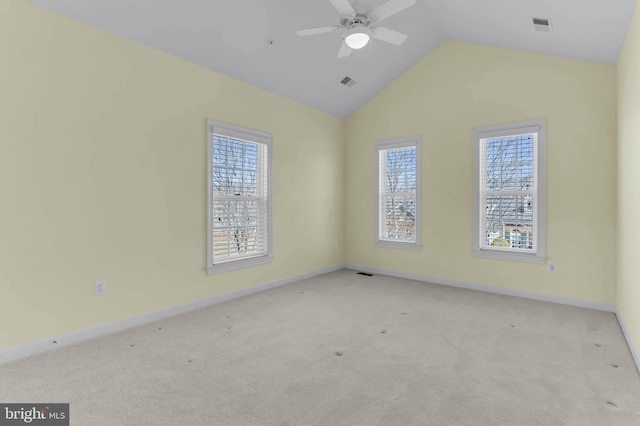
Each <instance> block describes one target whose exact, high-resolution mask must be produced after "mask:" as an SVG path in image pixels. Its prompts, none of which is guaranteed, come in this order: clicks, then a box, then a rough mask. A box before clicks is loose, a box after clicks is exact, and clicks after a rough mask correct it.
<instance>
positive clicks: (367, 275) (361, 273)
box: [358, 272, 373, 277]
mask: <svg viewBox="0 0 640 426" xmlns="http://www.w3.org/2000/svg"><path fill="white" fill-rule="evenodd" d="M358 275H364V276H365V277H372V276H373V274H368V273H366V272H358Z"/></svg>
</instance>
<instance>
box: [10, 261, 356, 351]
mask: <svg viewBox="0 0 640 426" xmlns="http://www.w3.org/2000/svg"><path fill="white" fill-rule="evenodd" d="M339 269H344V265H342V264H340V265H334V266H331V267H328V268H322V269H317V270H315V271H311V272H307V273H304V274H300V275H294V276H291V277H287V278H282V279H279V280H275V281H270V282H266V283H262V284H258V285H256V286H253V287H249V288H243V289H241V290H237V291H233V292H230V293H224V294H218V295H216V296H212V297H208V298H206V299H200V300H196V301H193V302H189V303H185V304H182V305H177V306H172V307H170V308H166V309H161V310H158V311H153V312H149V313H146V314H142V315H138V316H135V317H132V318H125V319H122V320H117V321H113V322H110V323H106V324H102V325H98V326H96V327H90V328H86V329H82V330H78V331H73V332H71V333H67V334H63V335H59V336H52V337H50V338H48V339H44V340H40V341H37V342H33V343H28V344H26V345H21V346H17V347H13V348H9V349H5V350H0V364H3V363H6V362H10V361H15V360H18V359H20V358H25V357H28V356H31V355H37V354H39V353H43V352H47V351H50V350H53V349H57V348H61V347H64V346H69V345H73V344H75V343H80V342H84V341H87V340H92V339H95V338H98V337H102V336H106V335H107V334H111V333H115V332H118V331H122V330H126V329H128V328H132V327H136V326H139V325H143V324H148V323H150V322H154V321H158V320H161V319H165V318H169V317H173V316H175V315H180V314H184V313H187V312H191V311H195V310H197V309H203V308H206V307H207V306H211V305H216V304H218V303H222V302H226V301H229V300H233V299H238V298H240V297H244V296H249V295H251V294H255V293H259V292H262V291H266V290H270V289H272V288H276V287H281V286H283V285H287V284H291V283H293V282H296V281H300V280H304V279H307V278H313V277H315V276H318V275H322V274H326V273H329V272H333V271H337V270H339Z"/></svg>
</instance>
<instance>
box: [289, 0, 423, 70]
mask: <svg viewBox="0 0 640 426" xmlns="http://www.w3.org/2000/svg"><path fill="white" fill-rule="evenodd" d="M329 1H330V2H331V4H332V5H333V7H335V8H336V9H337V10H338V12H339V13H340V24H339V25H333V26H329V27H319V28H310V29H308V30H299V31H296V34H298V35H299V36H308V35H314V34H322V33H330V32H334V31H343V32H344V34H345V35H344V37H343V41H342V45H341V46H340V50H339V51H338V58H344V57H346V56H349V55H350V54H351V50H352V49H362V48H363V47H365V46H366V45H367V43H369V39H370V38H375V39H377V40H381V41H384V42H387V43H391V44H393V45H396V46H400V45H401V44H402V43H404V41H405V40H406V39H407V35H406V34H403V33H400V32H398V31H394V30H391V29H389V28H386V27H378V26H377V24H378V23H379V22H381V21H382V20H384V19H386V18H388V17H389V16H391V15H395V14H396V13H398V12H402V11H403V10H405V9H407V8H408V7H411V6H413V5H414V4H416V0H389V1H387V2H386V3H382V4H381V5H380V6H378V7H376V8H375V9H373V10H371V8H370V7H369V6H368V5H366V4H364V3H354V4H351V3H350V2H349V0H329Z"/></svg>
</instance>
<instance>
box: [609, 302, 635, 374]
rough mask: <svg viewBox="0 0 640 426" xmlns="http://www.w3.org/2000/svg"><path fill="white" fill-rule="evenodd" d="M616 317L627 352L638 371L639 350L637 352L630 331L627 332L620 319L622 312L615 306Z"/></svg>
mask: <svg viewBox="0 0 640 426" xmlns="http://www.w3.org/2000/svg"><path fill="white" fill-rule="evenodd" d="M615 314H616V318H617V319H618V323H619V324H620V329H621V330H622V334H623V335H624V338H625V340H626V341H627V346H629V352H631V357H632V358H633V361H634V362H635V363H636V368H637V369H638V373H640V352H638V348H637V347H636V345H635V344H634V343H633V340H632V339H631V333H629V329H627V325H626V324H625V322H624V320H623V319H622V314H620V311H619V310H618V308H617V307H616V310H615Z"/></svg>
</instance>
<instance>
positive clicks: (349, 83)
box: [340, 75, 356, 87]
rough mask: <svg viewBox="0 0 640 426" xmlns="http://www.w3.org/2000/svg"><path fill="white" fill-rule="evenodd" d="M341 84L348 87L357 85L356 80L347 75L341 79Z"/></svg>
mask: <svg viewBox="0 0 640 426" xmlns="http://www.w3.org/2000/svg"><path fill="white" fill-rule="evenodd" d="M340 84H342V85H344V86H347V87H353V86H355V84H356V81H355V80H354V79H352V78H351V77H349V76H348V75H347V76H345V77H344V78H343V79H342V80H340Z"/></svg>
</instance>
